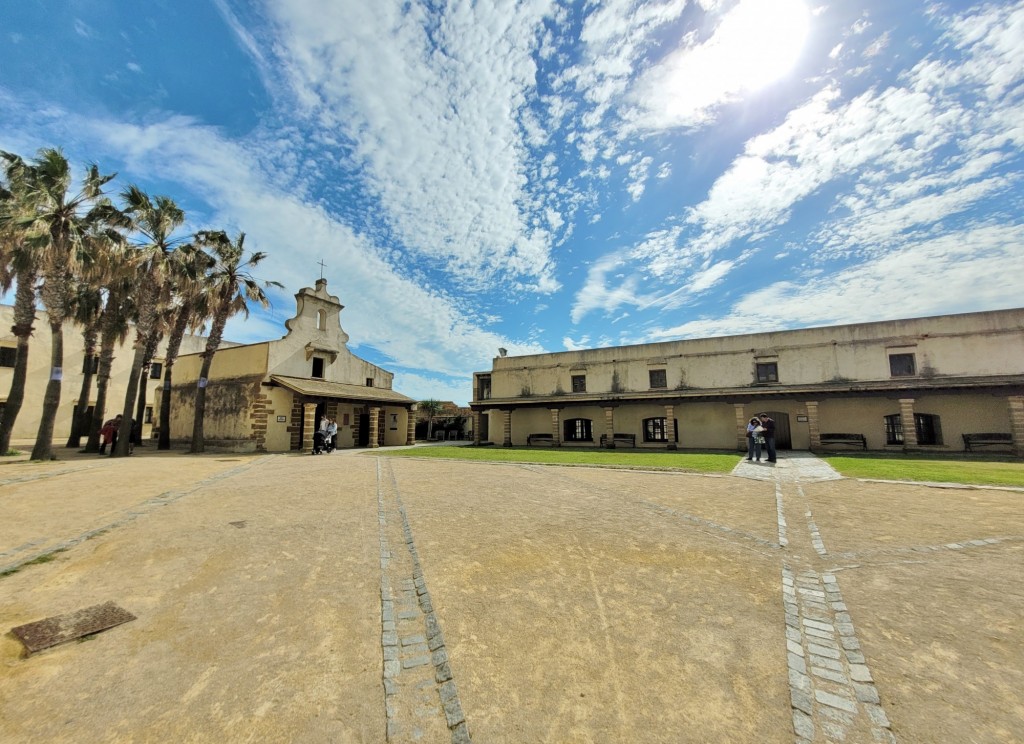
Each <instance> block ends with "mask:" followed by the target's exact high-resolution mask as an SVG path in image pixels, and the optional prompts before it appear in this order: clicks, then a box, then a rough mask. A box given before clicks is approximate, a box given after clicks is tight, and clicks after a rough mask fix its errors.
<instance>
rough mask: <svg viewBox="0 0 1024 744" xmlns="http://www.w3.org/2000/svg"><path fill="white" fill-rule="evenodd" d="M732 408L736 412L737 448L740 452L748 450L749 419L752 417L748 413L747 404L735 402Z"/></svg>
mask: <svg viewBox="0 0 1024 744" xmlns="http://www.w3.org/2000/svg"><path fill="white" fill-rule="evenodd" d="M732 410H733V411H734V412H735V414H736V449H738V450H739V451H740V452H746V451H747V421H749V420H750V417H749V416H748V415H747V414H746V406H745V405H743V404H742V403H733V404H732Z"/></svg>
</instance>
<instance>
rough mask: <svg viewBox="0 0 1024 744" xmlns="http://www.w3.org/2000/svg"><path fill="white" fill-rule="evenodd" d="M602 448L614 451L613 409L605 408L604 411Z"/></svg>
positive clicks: (610, 407)
mask: <svg viewBox="0 0 1024 744" xmlns="http://www.w3.org/2000/svg"><path fill="white" fill-rule="evenodd" d="M604 433H605V437H606V438H605V442H604V446H605V447H607V448H608V449H615V408H614V407H612V406H606V407H605V409H604Z"/></svg>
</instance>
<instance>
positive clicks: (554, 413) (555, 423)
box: [549, 408, 562, 447]
mask: <svg viewBox="0 0 1024 744" xmlns="http://www.w3.org/2000/svg"><path fill="white" fill-rule="evenodd" d="M549 410H550V411H551V442H552V444H553V445H554V446H555V447H561V446H562V425H561V422H560V421H559V415H560V414H561V409H559V408H551V409H549Z"/></svg>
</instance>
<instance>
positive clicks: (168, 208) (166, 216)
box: [111, 186, 185, 456]
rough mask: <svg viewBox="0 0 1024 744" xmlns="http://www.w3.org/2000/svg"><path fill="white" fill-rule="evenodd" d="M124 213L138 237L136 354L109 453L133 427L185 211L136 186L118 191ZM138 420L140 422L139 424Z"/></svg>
mask: <svg viewBox="0 0 1024 744" xmlns="http://www.w3.org/2000/svg"><path fill="white" fill-rule="evenodd" d="M121 199H122V200H123V201H124V204H125V210H124V211H125V213H126V214H128V215H129V216H130V218H131V226H132V229H133V230H134V231H135V232H136V233H137V234H138V235H139V236H140V237H141V240H140V241H139V242H137V243H136V244H135V245H134V251H133V252H134V257H133V263H135V264H136V266H137V267H138V284H137V289H136V310H137V317H136V324H135V354H134V357H133V358H132V369H131V373H130V374H129V376H128V389H127V390H126V391H125V397H124V411H123V413H122V419H121V429H120V431H118V433H117V448H116V450H115V451H114V452H112V453H111V454H113V455H116V456H124V455H127V454H128V451H129V447H128V445H129V443H130V440H131V430H132V413H133V411H132V408H133V407H134V406H135V403H136V397H137V396H138V393H139V379H140V378H141V376H142V367H143V364H144V362H145V359H146V347H147V345H148V344H149V342H150V339H151V337H152V335H153V334H154V333H155V332H158V331H159V330H160V313H161V308H162V307H163V306H165V305H166V304H167V303H168V302H169V300H170V294H171V284H170V282H168V281H167V279H168V276H169V274H171V273H172V271H173V264H174V263H175V261H176V259H177V256H175V253H176V251H175V250H174V248H175V245H176V244H178V243H180V242H181V239H180V238H175V237H174V231H175V230H177V229H178V228H179V227H181V225H182V224H183V223H184V222H185V213H184V212H183V211H182V210H181V209H180V208H179V207H178V205H177V204H175V203H174V200H172V199H171V198H170V197H166V196H157V197H155V198H152V199H151V198H150V197H149V195H148V194H147V193H146V192H144V191H142V190H141V189H140V188H138V187H137V186H129V187H128V188H126V189H125V190H124V191H122V192H121ZM141 423H142V422H141V421H140V422H139V424H140V426H141Z"/></svg>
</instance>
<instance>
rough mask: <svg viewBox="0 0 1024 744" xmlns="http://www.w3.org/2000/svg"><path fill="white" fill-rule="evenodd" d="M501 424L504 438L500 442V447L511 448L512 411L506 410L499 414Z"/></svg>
mask: <svg viewBox="0 0 1024 744" xmlns="http://www.w3.org/2000/svg"><path fill="white" fill-rule="evenodd" d="M501 417H502V423H503V426H504V430H505V431H504V438H503V439H502V440H501V446H502V447H511V446H512V409H511V408H506V409H505V410H503V411H502V412H501Z"/></svg>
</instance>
